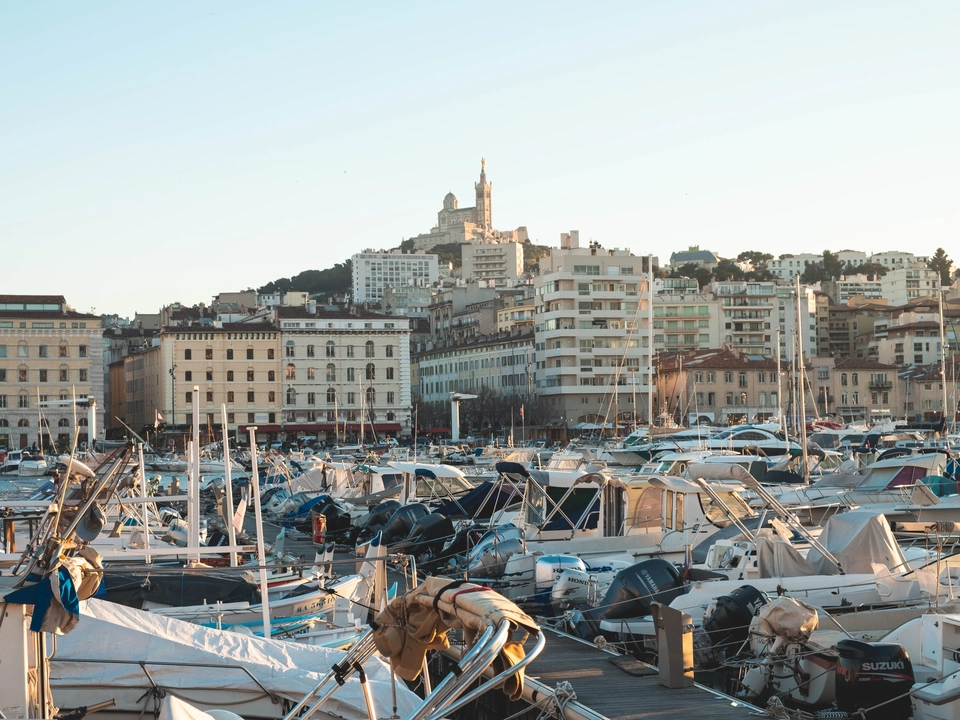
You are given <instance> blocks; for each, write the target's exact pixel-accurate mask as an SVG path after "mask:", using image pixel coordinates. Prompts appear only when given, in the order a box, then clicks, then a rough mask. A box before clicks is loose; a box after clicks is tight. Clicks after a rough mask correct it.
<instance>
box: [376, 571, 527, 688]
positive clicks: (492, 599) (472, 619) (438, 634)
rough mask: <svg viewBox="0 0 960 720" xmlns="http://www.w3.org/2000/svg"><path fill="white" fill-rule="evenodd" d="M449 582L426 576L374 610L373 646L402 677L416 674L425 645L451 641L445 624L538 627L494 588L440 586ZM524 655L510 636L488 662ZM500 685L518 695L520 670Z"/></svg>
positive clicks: (512, 661) (503, 665)
mask: <svg viewBox="0 0 960 720" xmlns="http://www.w3.org/2000/svg"><path fill="white" fill-rule="evenodd" d="M452 582H454V581H453V580H450V579H447V578H427V579H426V580H425V581H424V582H423V584H421V585H420V586H419V587H417V588H416V589H415V590H413V591H411V592H409V593H407V594H406V595H404V596H402V597H398V598H394V599H393V600H392V601H391V602H390V604H389V605H388V606H387V607H386V608H385V609H384V610H383V612H381V613H380V614H379V615H377V618H376V622H377V625H378V627H377V629H376V630H375V631H374V633H373V638H374V642H375V643H376V645H377V650H379V651H380V653H381V654H382V655H383V656H384V657H386V658H388V659H389V660H390V663H391V665H392V666H393V668H394V671H395V672H396V673H397V675H399V676H400V677H402V678H403V679H404V680H414V679H415V678H417V677H418V676H419V675H420V670H421V668H422V667H423V658H424V656H425V655H426V653H427V651H428V650H443V649H446V648H448V647H449V646H450V643H449V641H448V640H447V631H448V630H449V629H450V628H454V627H459V628H463V629H465V630H468V631H473V632H482V631H483V630H485V629H486V628H487V626H489V625H499V624H500V622H501V621H503V620H508V621H510V626H511V629H512V630H513V631H516V630H517V629H523V630H524V631H526V632H527V633H533V634H536V633H539V632H540V628H539V626H538V625H537V623H536V622H535V621H534V620H533V618H531V617H530V616H529V615H527V614H526V613H525V612H523V611H522V610H521V609H520V608H518V607H517V606H516V605H515V604H514V603H512V602H511V601H509V600H507V599H506V598H505V597H503V596H502V595H500V594H499V593H497V592H494V591H493V590H489V589H487V588H482V587H481V586H479V585H474V584H473V583H461V584H458V585H457V586H456V587H454V588H452V589H450V590H445V588H446V587H447V586H448V585H450V583H452ZM438 596H439V600H437V601H436V610H435V609H434V607H435V599H436V598H437V597H438ZM438 611H439V612H438ZM524 656H525V652H524V649H523V645H522V644H521V643H520V642H517V641H514V640H510V641H508V642H507V644H506V645H505V646H504V648H503V650H502V651H501V652H500V655H499V656H498V658H497V659H496V661H495V662H494V665H493V668H494V670H495V671H496V672H497V673H500V672H502V671H503V670H505V669H507V668H510V667H513V666H514V665H516V664H517V663H518V662H519V661H520V660H522V659H523V658H524ZM503 691H504V692H505V693H506V694H507V695H509V696H510V698H511V699H512V700H516V699H519V698H520V696H521V694H522V692H523V672H522V671H520V672H518V673H517V674H516V675H514V676H513V677H511V678H510V679H508V680H507V681H506V682H505V683H504V687H503Z"/></svg>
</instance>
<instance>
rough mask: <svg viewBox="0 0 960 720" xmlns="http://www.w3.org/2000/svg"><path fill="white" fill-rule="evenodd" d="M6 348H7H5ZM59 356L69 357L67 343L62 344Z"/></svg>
mask: <svg viewBox="0 0 960 720" xmlns="http://www.w3.org/2000/svg"><path fill="white" fill-rule="evenodd" d="M4 350H6V348H4ZM4 356H6V353H4ZM59 357H67V346H66V345H61V346H60V352H59Z"/></svg>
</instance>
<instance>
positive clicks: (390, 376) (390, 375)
mask: <svg viewBox="0 0 960 720" xmlns="http://www.w3.org/2000/svg"><path fill="white" fill-rule="evenodd" d="M387 380H393V368H392V367H388V368H387Z"/></svg>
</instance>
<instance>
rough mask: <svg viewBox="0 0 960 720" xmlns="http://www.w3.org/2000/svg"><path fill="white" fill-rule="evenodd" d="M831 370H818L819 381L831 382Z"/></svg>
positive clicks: (822, 368) (823, 368)
mask: <svg viewBox="0 0 960 720" xmlns="http://www.w3.org/2000/svg"><path fill="white" fill-rule="evenodd" d="M829 379H830V370H829V369H828V368H825V367H821V368H817V380H829Z"/></svg>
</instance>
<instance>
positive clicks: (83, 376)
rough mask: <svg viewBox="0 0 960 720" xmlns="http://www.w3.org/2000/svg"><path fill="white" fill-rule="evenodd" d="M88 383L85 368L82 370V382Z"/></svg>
mask: <svg viewBox="0 0 960 720" xmlns="http://www.w3.org/2000/svg"><path fill="white" fill-rule="evenodd" d="M86 381H87V371H86V369H84V368H80V382H86Z"/></svg>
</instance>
